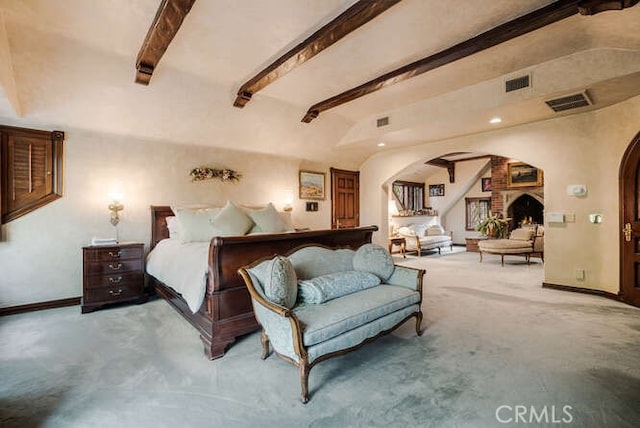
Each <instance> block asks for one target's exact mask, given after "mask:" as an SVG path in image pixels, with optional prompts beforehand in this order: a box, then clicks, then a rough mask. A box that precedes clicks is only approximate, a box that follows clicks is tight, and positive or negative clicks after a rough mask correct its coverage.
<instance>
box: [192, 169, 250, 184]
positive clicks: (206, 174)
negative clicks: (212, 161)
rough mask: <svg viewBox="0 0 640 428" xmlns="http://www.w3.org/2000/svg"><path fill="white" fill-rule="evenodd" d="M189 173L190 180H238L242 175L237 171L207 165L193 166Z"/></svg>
mask: <svg viewBox="0 0 640 428" xmlns="http://www.w3.org/2000/svg"><path fill="white" fill-rule="evenodd" d="M189 175H190V176H191V181H204V180H213V179H214V178H218V179H220V180H222V181H224V182H227V181H239V180H240V177H242V175H240V174H239V173H238V171H234V170H232V169H227V168H224V169H217V168H208V167H199V168H193V169H192V170H191V172H190V173H189Z"/></svg>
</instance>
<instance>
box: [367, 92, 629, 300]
mask: <svg viewBox="0 0 640 428" xmlns="http://www.w3.org/2000/svg"><path fill="white" fill-rule="evenodd" d="M638 120H640V97H634V98H632V99H630V100H627V101H625V102H622V103H619V104H616V105H614V106H611V107H607V108H604V109H600V110H597V111H593V112H588V113H583V114H574V115H566V116H558V117H557V118H554V119H551V120H546V121H541V122H536V123H531V124H526V125H514V126H511V127H505V128H503V129H497V130H494V131H491V132H485V133H481V134H474V135H467V136H462V137H456V138H451V139H448V140H440V141H435V142H425V143H424V144H420V145H414V146H410V147H404V148H398V149H396V150H394V149H388V148H387V149H385V150H384V151H381V152H379V153H377V154H375V155H373V156H371V157H370V158H369V159H367V161H365V162H364V163H363V164H362V165H361V167H360V179H361V181H360V182H361V188H360V190H361V191H360V198H361V199H360V206H361V212H360V218H361V224H363V225H366V224H375V225H378V227H379V229H380V230H379V232H377V233H376V234H374V238H373V239H374V242H376V243H379V244H380V245H387V242H388V236H389V230H388V224H387V218H388V193H387V191H388V188H389V186H390V184H391V182H392V181H393V180H394V179H395V178H396V177H397V176H398V173H399V172H400V171H402V170H404V168H406V167H408V166H411V165H414V164H418V163H422V162H425V161H427V160H429V159H432V158H436V157H438V156H441V155H442V154H445V153H452V152H456V151H467V152H480V153H493V154H500V155H502V156H504V157H508V158H513V159H519V160H521V161H523V162H526V163H528V164H530V165H535V166H537V167H538V168H540V169H542V170H543V171H544V185H543V190H544V205H545V211H546V212H561V213H566V214H569V215H568V216H567V217H568V218H572V219H574V220H573V221H570V222H565V223H561V224H545V226H546V227H545V266H544V279H543V280H542V282H544V283H547V284H557V285H565V286H569V287H575V288H587V289H592V290H603V291H607V292H611V293H617V291H618V289H619V281H620V279H619V272H620V271H619V258H620V251H619V243H618V240H617V237H618V235H619V233H620V231H619V227H618V221H617V219H618V212H619V211H618V210H619V201H618V194H617V192H616V190H615V189H617V187H618V176H617V171H618V169H619V164H620V160H621V159H622V156H623V153H624V151H625V150H626V148H627V145H628V144H629V141H631V140H632V139H633V137H634V135H635V134H636V133H637V132H638V129H637V123H638ZM573 184H584V185H586V186H587V188H588V194H587V196H586V197H583V198H577V197H572V196H571V195H568V194H567V190H566V189H567V187H568V186H570V185H573ZM593 212H598V213H599V214H601V215H602V219H603V221H602V222H601V223H599V224H597V225H594V224H592V223H590V222H589V221H588V215H589V214H590V213H593ZM577 268H581V269H584V271H585V276H584V278H582V279H578V278H576V275H575V271H576V269H577Z"/></svg>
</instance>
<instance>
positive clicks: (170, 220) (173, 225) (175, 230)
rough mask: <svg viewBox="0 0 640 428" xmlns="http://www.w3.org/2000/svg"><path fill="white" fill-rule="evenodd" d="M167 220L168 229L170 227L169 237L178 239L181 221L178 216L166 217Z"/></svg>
mask: <svg viewBox="0 0 640 428" xmlns="http://www.w3.org/2000/svg"><path fill="white" fill-rule="evenodd" d="M165 221H166V222H167V229H169V238H170V239H177V238H179V237H180V223H179V222H178V218H177V217H176V216H173V215H172V216H169V217H167V218H165Z"/></svg>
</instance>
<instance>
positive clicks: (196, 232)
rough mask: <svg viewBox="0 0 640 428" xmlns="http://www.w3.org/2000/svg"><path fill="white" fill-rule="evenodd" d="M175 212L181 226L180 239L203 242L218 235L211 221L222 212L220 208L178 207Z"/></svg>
mask: <svg viewBox="0 0 640 428" xmlns="http://www.w3.org/2000/svg"><path fill="white" fill-rule="evenodd" d="M174 212H175V214H176V217H177V219H178V224H179V228H180V241H182V242H184V243H187V242H202V241H209V240H211V238H213V237H214V236H216V234H215V230H213V228H212V227H211V223H210V221H211V219H213V218H214V217H215V216H216V215H217V214H218V213H219V212H220V208H206V209H189V208H176V209H175V210H174Z"/></svg>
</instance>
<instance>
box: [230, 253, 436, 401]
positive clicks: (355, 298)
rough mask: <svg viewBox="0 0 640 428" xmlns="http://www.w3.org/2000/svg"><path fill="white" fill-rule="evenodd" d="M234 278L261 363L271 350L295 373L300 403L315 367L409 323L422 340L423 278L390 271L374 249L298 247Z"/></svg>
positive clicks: (396, 269)
mask: <svg viewBox="0 0 640 428" xmlns="http://www.w3.org/2000/svg"><path fill="white" fill-rule="evenodd" d="M239 272H240V275H241V276H242V277H243V279H244V281H245V283H246V285H247V288H248V289H249V293H250V294H251V301H252V304H253V308H254V313H255V315H256V319H257V320H258V322H259V324H260V325H261V326H262V335H261V342H262V359H266V358H267V357H268V356H269V354H270V345H271V346H272V347H273V350H274V351H275V352H276V354H277V355H278V356H280V357H281V358H283V359H284V360H286V361H288V362H290V363H293V364H294V365H295V366H297V367H298V369H299V371H300V383H301V390H302V394H301V398H302V402H303V403H306V402H307V401H308V400H309V389H308V382H309V371H310V370H311V368H312V367H313V366H315V365H316V364H317V363H319V362H320V361H323V360H325V359H327V358H330V357H333V356H337V355H341V354H344V353H347V352H350V351H352V350H355V349H358V348H359V347H361V346H362V345H364V344H366V343H368V342H371V341H373V340H375V339H376V338H377V337H379V336H382V335H384V334H387V333H390V332H391V331H393V330H394V329H396V328H397V327H399V326H400V325H401V324H403V323H404V322H405V321H407V320H409V319H410V318H411V317H415V318H416V333H417V334H418V335H420V334H421V330H420V324H421V322H422V311H421V308H420V305H421V303H422V277H423V275H424V273H425V271H424V270H419V269H413V268H408V267H403V266H395V265H394V264H393V259H392V258H391V255H390V254H389V252H388V251H387V250H386V249H384V248H382V247H380V246H377V245H374V244H365V245H363V246H362V247H360V248H359V249H358V250H357V251H354V250H351V249H338V250H332V249H329V248H326V247H322V246H317V245H311V246H305V247H302V248H299V249H297V250H295V251H294V252H293V253H290V254H289V255H287V256H276V257H274V258H271V259H268V260H264V261H257V262H255V263H253V264H252V265H249V266H246V267H243V268H241V269H239Z"/></svg>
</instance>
